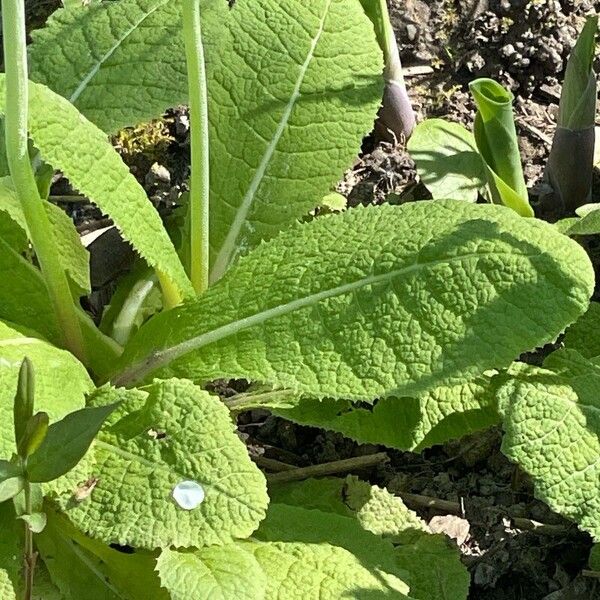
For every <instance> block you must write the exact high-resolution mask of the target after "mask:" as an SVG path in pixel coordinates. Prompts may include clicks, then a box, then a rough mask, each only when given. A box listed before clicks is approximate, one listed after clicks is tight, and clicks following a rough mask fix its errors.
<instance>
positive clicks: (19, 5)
mask: <svg viewBox="0 0 600 600" xmlns="http://www.w3.org/2000/svg"><path fill="white" fill-rule="evenodd" d="M2 30H3V34H4V36H3V37H4V40H3V42H4V64H5V71H6V114H5V144H6V154H7V159H8V167H9V171H10V175H11V177H12V180H13V184H14V187H15V190H16V193H17V197H18V199H19V202H20V203H21V206H22V208H23V214H24V216H25V220H26V222H27V228H28V230H29V234H30V238H31V243H32V245H33V249H34V251H35V254H36V256H37V259H38V262H39V264H40V269H41V271H42V274H43V277H44V281H45V284H46V287H47V288H48V292H49V295H50V299H51V302H52V305H53V309H54V312H55V314H56V317H57V319H58V322H59V325H60V329H61V332H62V336H63V344H64V346H65V347H66V348H67V349H68V350H70V351H71V352H72V353H73V354H74V355H75V356H77V358H79V359H80V360H81V361H82V362H85V345H84V341H83V336H82V333H81V328H80V326H79V321H78V318H77V312H76V308H75V304H74V302H73V297H72V295H71V290H70V288H69V282H68V280H67V275H66V273H65V271H64V269H63V268H62V267H61V265H60V260H59V255H58V251H57V248H56V245H55V243H54V239H53V235H52V230H51V227H50V222H49V221H48V216H47V214H46V211H45V210H44V205H43V200H42V198H41V196H40V193H39V191H38V187H37V184H36V180H35V176H34V173H33V169H32V167H31V162H30V160H29V151H28V135H27V131H28V127H27V124H28V113H29V87H28V86H29V82H28V76H27V50H26V38H25V7H24V2H23V0H2Z"/></svg>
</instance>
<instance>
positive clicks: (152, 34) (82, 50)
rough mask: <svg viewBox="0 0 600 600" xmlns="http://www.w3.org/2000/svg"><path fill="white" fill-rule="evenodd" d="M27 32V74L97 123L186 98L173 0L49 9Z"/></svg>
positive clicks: (127, 121)
mask: <svg viewBox="0 0 600 600" xmlns="http://www.w3.org/2000/svg"><path fill="white" fill-rule="evenodd" d="M209 1H210V0H209ZM211 3H212V4H213V5H215V4H216V5H221V6H222V5H223V3H222V2H219V1H218V0H212V2H211ZM204 4H207V3H206V2H205V3H204ZM225 9H226V7H225V6H223V13H224V12H225ZM32 38H33V43H32V44H31V45H30V46H29V60H30V64H31V74H30V77H31V79H32V80H34V81H39V82H40V83H44V84H45V85H47V86H48V87H50V88H52V89H53V90H54V91H56V92H57V93H59V94H61V95H62V96H64V97H65V98H67V99H69V100H70V101H71V102H73V104H75V106H77V108H79V110H80V111H81V112H82V113H83V114H84V115H85V116H86V117H87V118H88V119H90V121H92V122H93V123H96V125H98V127H100V128H101V129H103V130H104V131H107V132H111V133H112V132H115V131H117V130H118V129H120V128H121V127H125V126H132V125H137V124H138V123H140V122H143V121H147V120H150V119H153V118H155V117H159V116H160V115H161V114H162V113H163V112H164V111H165V109H167V108H169V107H170V106H175V105H177V104H180V103H183V102H185V101H186V99H187V93H188V90H187V75H186V68H185V57H184V53H183V39H182V33H181V3H180V2H173V0H121V1H120V2H106V3H104V5H101V4H100V5H98V6H93V7H89V8H88V9H87V10H85V11H81V10H77V9H75V10H73V9H65V10H57V11H56V12H55V13H54V14H52V15H51V16H50V18H49V19H48V22H47V24H46V27H45V28H43V29H39V30H37V31H35V32H33V33H32Z"/></svg>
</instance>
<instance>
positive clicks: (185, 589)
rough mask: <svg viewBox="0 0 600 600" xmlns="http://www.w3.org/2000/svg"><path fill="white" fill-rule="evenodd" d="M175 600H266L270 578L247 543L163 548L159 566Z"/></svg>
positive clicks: (166, 586) (165, 583)
mask: <svg viewBox="0 0 600 600" xmlns="http://www.w3.org/2000/svg"><path fill="white" fill-rule="evenodd" d="M156 569H157V571H158V573H159V575H160V580H161V582H162V584H163V586H164V587H165V588H166V589H167V590H169V594H170V597H171V599H172V600H190V598H193V599H194V600H263V599H264V598H265V593H266V588H267V578H266V576H265V574H264V572H263V570H262V568H261V566H260V565H259V563H258V561H257V560H256V558H255V557H254V555H253V553H252V551H251V550H250V549H249V548H248V547H247V546H245V545H241V544H227V545H225V546H211V547H209V548H203V549H201V550H196V551H193V552H192V551H189V552H177V551H174V550H170V549H165V550H163V551H162V553H161V555H160V557H159V559H158V561H157V565H156Z"/></svg>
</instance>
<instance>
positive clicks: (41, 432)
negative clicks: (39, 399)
mask: <svg viewBox="0 0 600 600" xmlns="http://www.w3.org/2000/svg"><path fill="white" fill-rule="evenodd" d="M49 426H50V417H49V416H48V413H45V412H38V413H36V414H35V415H33V416H32V417H31V418H30V419H29V421H28V422H27V425H26V427H25V431H24V432H23V435H22V436H21V438H20V440H19V443H18V445H17V452H18V454H19V456H22V457H23V458H27V457H28V456H31V455H32V454H33V453H34V452H35V451H36V450H37V449H38V448H39V447H40V446H41V445H42V442H43V441H44V439H45V438H46V435H47V434H48V428H49Z"/></svg>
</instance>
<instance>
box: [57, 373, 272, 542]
mask: <svg viewBox="0 0 600 600" xmlns="http://www.w3.org/2000/svg"><path fill="white" fill-rule="evenodd" d="M118 399H122V400H123V403H122V404H121V406H120V407H119V408H118V409H117V410H116V411H115V412H114V413H113V414H112V415H111V417H110V418H109V419H108V421H107V423H106V425H105V427H104V429H103V430H102V431H101V432H100V434H99V435H98V438H97V440H96V442H95V443H94V445H93V446H92V448H93V457H94V459H95V463H96V464H95V465H93V466H92V467H91V468H92V469H93V472H90V473H89V474H88V476H89V477H90V478H91V477H95V478H97V480H98V481H97V485H96V486H95V487H94V489H93V491H92V492H91V494H90V496H89V498H87V499H86V500H84V501H82V502H80V503H76V502H75V503H74V502H73V490H66V489H65V490H63V491H62V493H61V494H60V496H59V498H58V501H59V504H60V505H61V507H62V508H63V509H64V510H65V511H66V512H67V514H68V516H69V518H70V519H71V520H72V521H73V522H74V523H75V525H77V526H78V527H79V528H80V529H82V530H83V531H85V532H87V533H89V534H91V535H92V536H93V537H95V538H97V539H99V540H102V541H104V542H106V543H112V542H116V543H119V544H121V545H125V544H129V545H132V546H134V547H137V548H150V549H153V548H157V547H165V546H175V547H181V546H195V547H203V546H207V545H211V544H222V543H225V542H227V541H229V540H230V539H231V538H232V537H247V536H249V535H250V534H251V533H252V532H253V531H254V530H255V529H256V527H257V526H258V523H259V522H260V520H261V519H262V518H263V517H264V514H265V509H266V506H267V502H268V498H267V494H266V485H265V479H264V476H263V475H262V473H261V472H260V471H259V470H258V468H257V467H256V466H255V465H254V463H252V462H251V461H250V458H249V457H248V453H247V451H246V447H245V446H244V444H243V443H242V441H241V440H240V439H239V438H238V437H237V435H236V434H235V431H234V426H233V424H232V422H231V418H230V416H229V412H228V410H227V409H226V407H225V406H224V405H223V404H222V403H221V402H220V401H219V400H218V399H217V398H216V397H213V396H210V395H209V394H208V393H207V392H205V391H203V390H201V389H200V388H198V387H195V386H194V385H193V384H192V383H191V382H189V381H178V380H170V381H164V382H155V383H154V384H153V385H152V386H150V387H148V388H146V389H145V392H140V391H133V392H125V391H115V390H110V389H108V388H104V389H102V390H101V391H100V392H99V394H98V395H97V396H96V397H95V398H94V399H93V403H94V404H112V403H113V402H114V401H116V400H118ZM187 480H191V481H196V482H198V483H199V484H200V485H201V486H202V487H203V489H204V492H205V499H204V501H203V502H202V503H201V504H200V505H199V506H198V507H197V508H195V509H194V510H191V511H185V510H183V509H182V508H180V507H179V506H178V505H177V504H176V503H175V502H174V500H173V498H172V494H173V490H174V488H175V486H176V485H177V484H179V483H180V482H182V481H187Z"/></svg>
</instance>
